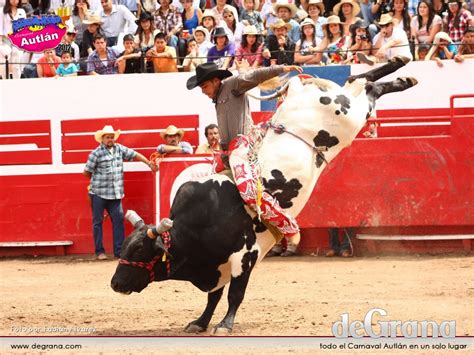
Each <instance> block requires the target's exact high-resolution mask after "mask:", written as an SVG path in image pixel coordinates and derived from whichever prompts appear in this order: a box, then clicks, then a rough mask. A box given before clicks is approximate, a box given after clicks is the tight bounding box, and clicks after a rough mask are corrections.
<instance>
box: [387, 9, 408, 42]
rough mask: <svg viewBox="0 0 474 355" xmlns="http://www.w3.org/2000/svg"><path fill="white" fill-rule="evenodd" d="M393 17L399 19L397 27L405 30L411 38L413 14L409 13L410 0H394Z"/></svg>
mask: <svg viewBox="0 0 474 355" xmlns="http://www.w3.org/2000/svg"><path fill="white" fill-rule="evenodd" d="M391 15H392V17H393V18H394V19H395V20H397V21H398V25H397V27H399V28H401V29H402V30H404V31H405V32H406V34H407V36H408V38H410V36H411V27H410V24H411V16H410V14H409V13H408V0H393V6H392V12H391Z"/></svg>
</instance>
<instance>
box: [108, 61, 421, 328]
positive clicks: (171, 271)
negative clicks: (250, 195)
mask: <svg viewBox="0 0 474 355" xmlns="http://www.w3.org/2000/svg"><path fill="white" fill-rule="evenodd" d="M405 64H406V63H405V61H404V60H402V59H401V58H395V59H394V60H393V61H392V62H389V63H388V64H386V65H384V66H382V67H379V68H376V69H374V70H372V71H370V72H368V73H367V74H366V75H365V76H367V77H369V78H370V79H371V81H370V82H369V81H367V80H366V79H365V77H364V76H358V77H350V78H349V80H348V82H347V83H346V85H345V86H344V87H343V88H341V87H340V86H338V85H337V84H335V83H333V82H330V81H325V80H319V79H315V80H309V81H307V82H306V83H305V82H303V83H302V82H300V80H299V79H297V78H293V79H290V81H289V86H288V92H287V96H286V99H285V101H284V102H283V104H282V105H281V106H280V107H279V108H278V110H277V112H276V113H275V115H274V116H273V118H272V123H273V125H274V126H275V127H276V126H280V129H269V130H268V132H267V134H266V136H265V138H264V140H263V142H262V145H261V148H260V150H259V152H258V158H259V163H260V166H261V171H262V176H263V183H264V186H265V188H266V190H267V191H268V192H269V193H271V194H272V195H273V196H274V197H275V198H276V199H277V200H278V201H279V203H280V206H281V207H282V208H284V209H285V210H286V211H288V212H289V213H290V214H291V215H293V216H297V215H298V213H299V212H300V211H301V210H302V208H303V207H304V205H305V203H306V202H307V201H308V199H309V197H310V195H311V193H312V191H313V188H314V186H315V184H316V181H317V179H318V177H319V176H320V174H321V172H322V170H323V169H324V167H325V164H326V163H329V162H330V161H331V160H332V159H333V158H334V157H335V156H336V155H337V154H338V153H339V152H340V151H341V150H342V149H343V148H344V147H346V146H348V145H350V144H351V142H352V141H353V140H354V138H355V136H356V135H357V133H358V132H359V131H360V130H361V128H362V127H363V126H364V124H365V122H366V119H367V117H368V115H369V113H370V111H371V110H372V109H373V107H374V104H375V100H376V99H377V98H378V97H380V96H382V95H383V94H385V93H388V92H393V91H402V90H405V89H407V88H409V87H411V86H413V85H415V84H416V80H415V79H411V78H399V79H397V80H395V81H393V82H388V83H375V82H374V81H375V80H377V79H379V78H381V77H383V76H385V75H387V74H390V73H392V72H394V71H395V70H396V69H398V68H400V67H401V66H403V65H405ZM281 127H284V129H283V130H284V131H286V132H288V133H282V129H281ZM314 146H316V147H327V150H326V151H325V152H320V151H319V152H318V150H315V149H314ZM170 219H172V221H173V227H172V228H171V229H170V230H169V235H170V238H169V243H168V239H167V238H164V237H163V236H162V235H160V236H158V237H157V238H156V239H153V238H150V237H149V236H148V235H147V231H148V232H149V228H151V227H153V226H150V225H148V226H147V225H145V224H143V223H138V225H137V227H136V229H135V230H134V232H132V234H131V235H130V236H129V237H128V238H127V239H126V240H125V242H124V244H123V247H122V253H121V259H122V260H121V261H120V263H119V265H118V266H117V269H116V272H115V274H114V276H113V278H112V282H111V286H112V288H113V289H114V291H116V292H120V293H124V294H130V293H131V292H141V291H142V290H143V289H144V288H145V287H147V286H148V284H149V283H150V282H152V281H164V280H170V279H173V280H183V281H189V282H191V283H193V284H194V285H195V286H196V287H198V288H199V289H200V290H202V291H204V292H207V293H208V300H207V306H206V308H205V310H204V312H203V313H202V315H201V316H200V317H199V318H197V319H196V320H194V321H192V322H190V323H189V324H188V325H187V326H186V327H185V331H187V332H204V331H206V329H207V328H208V325H209V322H210V321H211V318H212V315H213V313H214V310H215V308H216V306H217V304H218V302H219V300H220V299H221V296H222V294H223V291H224V286H225V285H226V284H227V283H229V282H230V285H229V290H228V296H227V298H228V311H227V314H226V315H225V317H224V318H223V319H222V320H221V321H220V322H219V323H218V324H217V326H215V328H214V329H213V333H214V334H226V333H229V332H230V331H231V330H232V327H233V325H234V318H235V315H236V312H237V309H238V308H239V306H240V304H241V302H242V300H243V298H244V295H245V290H246V287H247V284H248V282H249V277H250V274H251V272H252V270H253V268H254V267H255V265H256V264H257V263H258V262H259V261H260V260H262V258H263V257H264V256H265V254H266V253H267V252H268V251H269V250H270V248H271V247H272V246H273V245H274V243H275V238H274V237H273V235H272V234H271V233H270V231H269V230H267V228H266V227H265V226H264V225H263V224H262V223H261V222H259V220H258V218H257V217H256V214H255V213H254V212H253V211H252V210H250V209H249V208H248V207H247V206H246V205H244V203H243V201H242V199H241V197H240V194H239V192H238V191H237V188H236V187H235V185H234V183H233V182H232V180H231V179H229V178H228V177H226V176H225V175H213V176H211V177H208V178H205V179H203V180H202V181H198V182H187V183H185V184H183V185H182V186H181V187H180V188H179V190H178V192H177V194H176V197H175V199H174V202H173V204H172V207H171V213H170ZM163 254H166V255H168V258H169V259H168V260H170V261H169V262H166V261H163V260H162V256H163Z"/></svg>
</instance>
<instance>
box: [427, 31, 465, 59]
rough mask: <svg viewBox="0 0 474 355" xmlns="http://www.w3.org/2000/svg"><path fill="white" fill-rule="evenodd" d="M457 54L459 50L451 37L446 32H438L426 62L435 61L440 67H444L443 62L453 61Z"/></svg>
mask: <svg viewBox="0 0 474 355" xmlns="http://www.w3.org/2000/svg"><path fill="white" fill-rule="evenodd" d="M457 52H458V48H457V46H455V45H454V44H453V40H452V39H451V37H449V35H448V34H447V33H446V32H438V33H437V34H436V35H435V38H434V41H433V46H432V47H431V49H430V51H429V52H428V54H427V55H426V58H425V60H434V61H436V64H438V66H439V67H442V66H443V61H442V60H443V59H453V58H454V56H455V55H456V54H457Z"/></svg>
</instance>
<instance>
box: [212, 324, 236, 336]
mask: <svg viewBox="0 0 474 355" xmlns="http://www.w3.org/2000/svg"><path fill="white" fill-rule="evenodd" d="M230 333H232V329H229V328H226V327H219V326H216V327H214V328H213V329H212V331H211V335H214V336H226V335H229V334H230Z"/></svg>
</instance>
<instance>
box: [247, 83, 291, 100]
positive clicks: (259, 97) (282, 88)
mask: <svg viewBox="0 0 474 355" xmlns="http://www.w3.org/2000/svg"><path fill="white" fill-rule="evenodd" d="M288 85H290V82H289V81H288V82H286V83H285V85H283V86H282V87H281V88H280V89H279V90H277V91H276V92H274V93H273V94H271V95H268V96H256V95H252V94H250V93H248V94H247V95H248V96H250V97H251V98H253V99H255V100H260V101H270V100H273V99H276V98H277V97H280V96H281V95H283V94H284V93H285V91H286V90H287V89H288Z"/></svg>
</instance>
